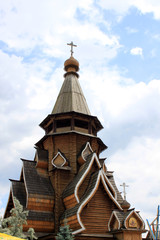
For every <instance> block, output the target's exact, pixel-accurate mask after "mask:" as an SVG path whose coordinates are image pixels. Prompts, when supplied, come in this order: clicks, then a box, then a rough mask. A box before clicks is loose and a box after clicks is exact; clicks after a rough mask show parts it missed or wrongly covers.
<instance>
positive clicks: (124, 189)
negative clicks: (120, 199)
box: [120, 183, 129, 200]
mask: <svg viewBox="0 0 160 240" xmlns="http://www.w3.org/2000/svg"><path fill="white" fill-rule="evenodd" d="M120 186H122V187H123V194H124V200H126V187H129V186H128V185H126V184H125V183H123V184H121V185H120Z"/></svg>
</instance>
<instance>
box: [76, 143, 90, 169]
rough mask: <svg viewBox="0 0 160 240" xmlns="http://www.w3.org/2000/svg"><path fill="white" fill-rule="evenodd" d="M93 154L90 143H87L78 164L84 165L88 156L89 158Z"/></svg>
mask: <svg viewBox="0 0 160 240" xmlns="http://www.w3.org/2000/svg"><path fill="white" fill-rule="evenodd" d="M91 153H93V150H92V148H91V145H90V143H89V142H87V143H86V146H85V148H84V149H83V150H82V152H81V155H80V156H79V158H78V163H79V164H80V165H82V164H84V163H85V161H86V159H87V156H89V155H90V154H91Z"/></svg>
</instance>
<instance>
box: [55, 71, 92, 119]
mask: <svg viewBox="0 0 160 240" xmlns="http://www.w3.org/2000/svg"><path fill="white" fill-rule="evenodd" d="M72 111H75V112H79V113H84V114H87V115H90V111H89V108H88V105H87V102H86V99H85V97H84V94H83V92H82V89H81V86H80V84H79V81H78V78H77V76H76V75H75V74H72V73H70V74H69V75H67V76H66V77H65V80H64V82H63V85H62V87H61V90H60V93H59V95H58V98H57V101H56V103H55V105H54V108H53V111H52V114H56V113H65V112H72Z"/></svg>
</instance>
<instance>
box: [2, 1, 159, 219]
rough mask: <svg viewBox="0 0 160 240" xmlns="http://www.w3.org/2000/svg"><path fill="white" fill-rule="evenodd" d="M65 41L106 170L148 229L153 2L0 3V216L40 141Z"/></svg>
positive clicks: (155, 112)
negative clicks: (96, 125)
mask: <svg viewBox="0 0 160 240" xmlns="http://www.w3.org/2000/svg"><path fill="white" fill-rule="evenodd" d="M71 41H73V42H74V44H77V47H76V48H74V57H75V58H76V59H77V60H78V61H79V63H80V71H79V74H80V78H79V81H80V85H81V87H82V89H83V92H84V95H85V97H86V100H87V103H88V106H89V109H90V111H91V113H92V115H94V116H97V117H98V118H99V120H100V121H101V123H102V125H103V126H104V129H103V130H101V132H99V135H98V136H99V137H100V138H101V139H102V140H103V142H104V143H105V144H106V145H107V146H108V149H107V150H106V151H105V152H104V153H103V154H102V156H103V157H107V160H106V166H107V169H108V170H110V171H114V177H115V180H116V183H117V187H118V188H119V190H120V191H122V187H121V186H120V185H121V184H122V183H123V182H125V183H126V184H127V185H128V186H129V187H127V189H126V191H127V201H129V202H130V203H131V207H135V209H136V210H140V214H141V216H142V218H143V219H144V221H145V220H146V218H147V219H149V221H150V222H151V221H152V220H153V219H154V218H155V217H156V212H157V206H158V204H160V191H159V190H160V174H159V171H160V71H159V69H160V1H159V0H119V1H116V0H112V1H110V0H105V1H103V0H81V1H78V0H67V1H65V0H59V1H56V0H41V1H39V0H28V1H24V0H7V1H3V0H0V123H1V124H0V156H1V167H0V214H1V215H3V213H4V210H5V207H6V204H7V201H8V196H9V190H10V181H9V179H19V177H20V172H21V167H22V163H21V160H20V158H24V159H28V160H33V159H34V154H35V149H34V144H35V143H36V142H38V140H40V139H41V138H42V137H43V135H44V132H43V130H42V129H41V128H40V127H39V124H40V123H41V122H42V120H43V119H44V118H45V117H46V116H47V115H48V114H50V113H51V111H52V108H53V106H54V103H55V100H56V98H57V95H58V93H59V90H60V87H61V85H62V83H63V79H64V78H63V74H64V70H63V68H64V66H63V64H64V61H65V60H66V59H67V58H69V57H70V48H69V46H67V43H70V42H71ZM145 222H146V221H145Z"/></svg>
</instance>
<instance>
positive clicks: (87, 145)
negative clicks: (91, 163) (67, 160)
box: [81, 142, 93, 161]
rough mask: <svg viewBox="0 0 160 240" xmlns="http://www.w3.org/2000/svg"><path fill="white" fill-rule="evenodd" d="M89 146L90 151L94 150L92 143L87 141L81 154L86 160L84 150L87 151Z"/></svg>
mask: <svg viewBox="0 0 160 240" xmlns="http://www.w3.org/2000/svg"><path fill="white" fill-rule="evenodd" d="M87 148H89V149H90V151H91V152H93V150H92V148H91V145H90V143H89V142H87V143H86V146H85V148H84V149H83V151H82V153H81V156H82V158H83V160H84V161H86V159H85V157H84V152H85V150H86V149H87Z"/></svg>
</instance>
